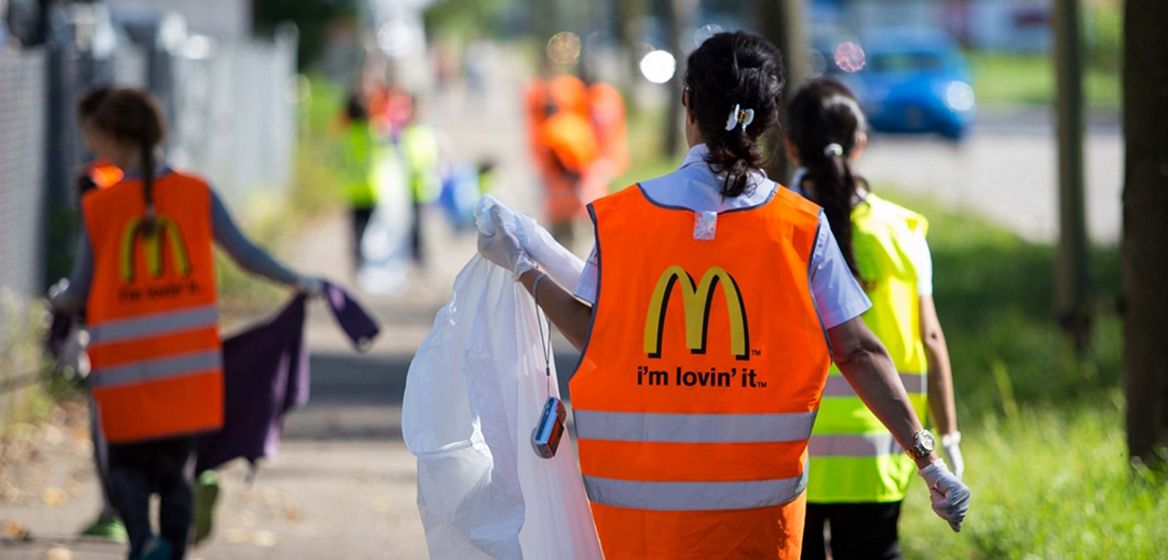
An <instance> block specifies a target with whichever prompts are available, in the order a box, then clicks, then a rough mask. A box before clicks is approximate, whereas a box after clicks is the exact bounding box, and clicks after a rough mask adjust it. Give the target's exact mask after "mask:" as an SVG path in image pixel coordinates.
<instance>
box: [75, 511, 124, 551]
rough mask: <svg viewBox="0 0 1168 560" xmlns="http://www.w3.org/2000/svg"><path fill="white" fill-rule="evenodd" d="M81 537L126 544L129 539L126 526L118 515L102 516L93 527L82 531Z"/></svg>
mask: <svg viewBox="0 0 1168 560" xmlns="http://www.w3.org/2000/svg"><path fill="white" fill-rule="evenodd" d="M81 536H83V537H90V538H94V539H102V540H107V541H111V542H116V543H122V544H124V543H125V542H126V540H127V539H128V537H127V535H126V526H125V525H123V524H122V520H121V519H118V518H117V516H116V515H107V514H104V513H103V514H102V515H100V516H98V518H97V520H96V521H94V522H93V524H92V525H90V526H89V527H86V528H85V530H84V531H81Z"/></svg>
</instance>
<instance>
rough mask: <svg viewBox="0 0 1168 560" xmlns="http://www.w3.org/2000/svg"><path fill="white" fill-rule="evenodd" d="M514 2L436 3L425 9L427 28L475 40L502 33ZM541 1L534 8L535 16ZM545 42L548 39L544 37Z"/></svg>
mask: <svg viewBox="0 0 1168 560" xmlns="http://www.w3.org/2000/svg"><path fill="white" fill-rule="evenodd" d="M514 4H515V2H514V1H513V0H437V1H436V2H434V3H433V4H432V5H430V7H429V8H428V9H426V14H425V20H426V29H427V31H428V32H429V33H430V34H432V35H446V36H454V37H456V38H458V39H460V40H465V39H473V38H476V37H481V36H484V35H495V34H498V33H499V32H500V30H501V29H502V26H503V24H504V20H505V19H506V16H507V13H508V10H510V9H511V8H512V6H513V5H514ZM536 4H539V2H536V3H535V4H533V5H532V17H535V15H536V11H537V10H536V8H538V6H537V5H536ZM543 40H544V41H546V40H547V37H544V39H543Z"/></svg>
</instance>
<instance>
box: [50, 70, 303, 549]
mask: <svg viewBox="0 0 1168 560" xmlns="http://www.w3.org/2000/svg"><path fill="white" fill-rule="evenodd" d="M84 133H85V134H86V142H87V144H88V145H89V146H91V147H92V148H93V151H94V155H95V156H97V157H98V158H102V159H105V160H106V161H109V162H110V163H111V164H113V165H115V166H117V167H118V168H119V169H122V170H123V171H125V177H123V178H122V180H121V181H119V182H118V183H117V184H115V185H113V186H111V187H108V188H105V189H100V190H94V191H91V192H90V194H88V195H86V196H85V197H84V199H83V200H82V207H83V222H84V226H85V227H84V230H83V234H82V239H81V241H80V242H79V244H78V254H77V259H76V261H75V265H74V268H73V271H72V273H71V274H70V277H69V278H68V280H63V281H62V282H59V283H58V285H57V286H56V287H55V289H54V290H53V293H52V296H51V300H50V301H51V304H52V307H53V309H54V311H56V312H60V313H81V312H85V313H86V316H87V320H88V323H89V331H90V344H89V348H88V353H89V358H90V362H91V367H92V371H91V373H90V375H89V377H88V380H89V382H90V384H91V387H92V390H93V395H94V398H95V400H96V402H97V408H98V416H99V418H100V422H101V431H102V433H103V434H104V435H105V437H106V440H107V441H108V442H109V443H108V467H109V472H108V478H109V490H110V498H111V501H112V502H113V505H114V506H115V508H116V509H117V511H118V514H119V516H120V517H121V519H122V521H123V523H125V527H126V530H127V532H128V534H129V540H130V548H129V553H128V558H129V559H130V560H137V559H150V560H154V559H170V558H174V559H181V558H183V557H184V555H185V552H186V548H187V543H188V535H189V533H190V530H191V527H192V521H193V519H192V517H193V509H194V496H193V491H192V484H193V480H192V478H193V474H194V473H193V469H194V461H193V460H192V459H193V451H194V442H195V437H196V436H197V435H198V434H201V433H205V432H210V431H214V430H217V429H219V428H221V427H222V423H223V379H222V353H221V342H220V338H219V327H218V319H219V317H218V308H217V300H218V294H217V290H216V284H215V282H216V281H215V261H214V258H213V254H212V245H213V244H218V245H219V246H220V247H221V248H223V249H224V250H225V251H226V253H227V254H228V255H229V256H231V258H232V259H233V260H235V262H236V263H238V264H239V265H240V266H241V267H243V268H244V269H246V270H248V271H250V272H252V273H254V274H258V275H260V276H264V277H266V278H268V279H270V280H273V281H276V282H279V283H281V284H285V285H288V286H291V287H295V288H296V289H299V290H304V291H308V292H310V293H319V292H320V291H321V289H322V283H321V281H320V280H318V279H316V278H312V277H307V276H301V275H298V274H296V273H294V272H292V271H291V270H289V269H287V268H285V267H284V266H283V265H281V264H279V263H278V262H276V261H275V260H274V259H272V258H271V257H270V256H269V255H268V254H267V253H265V252H263V251H262V250H261V249H259V248H258V247H256V246H255V245H254V244H252V243H251V242H250V241H248V240H247V238H246V237H244V236H243V234H242V233H241V232H240V231H239V230H238V228H236V226H235V223H234V221H233V220H232V218H231V216H230V214H229V213H228V212H227V210H226V207H225V206H224V205H223V203H222V202H221V201H220V199H219V197H218V196H217V195H216V194H215V192H214V191H213V190H212V189H211V187H210V185H209V184H208V183H207V181H206V180H204V179H202V178H200V177H197V176H195V175H190V174H187V173H182V172H178V171H174V170H171V169H170V168H168V167H167V166H166V165H164V164H162V163H161V162H160V161H159V150H160V146H161V145H162V141H163V137H164V135H165V129H164V124H163V120H162V114H161V111H160V109H159V107H158V103H157V101H156V100H155V99H154V98H153V97H152V96H151V95H150V94H148V93H146V92H145V91H142V90H139V89H132V88H119V89H114V90H112V91H109V92H107V93H106V95H105V97H104V99H102V100H101V102H100V104H98V106H97V108H96V110H95V111H94V113H93V115H92V117H91V118H90V126H87V127H85V128H84ZM155 494H156V495H158V496H159V499H160V506H159V523H158V527H159V535H158V536H156V535H155V534H154V532H153V529H152V524H151V520H150V500H151V496H152V495H155Z"/></svg>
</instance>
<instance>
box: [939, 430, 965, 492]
mask: <svg viewBox="0 0 1168 560" xmlns="http://www.w3.org/2000/svg"><path fill="white" fill-rule="evenodd" d="M941 449H942V450H944V451H945V457H946V458H947V459H949V464H950V465H953V474H955V475H957V478H960V479H962V480H964V479H965V458H964V457H962V455H961V432H953V433H951V434H945V435H943V436H941Z"/></svg>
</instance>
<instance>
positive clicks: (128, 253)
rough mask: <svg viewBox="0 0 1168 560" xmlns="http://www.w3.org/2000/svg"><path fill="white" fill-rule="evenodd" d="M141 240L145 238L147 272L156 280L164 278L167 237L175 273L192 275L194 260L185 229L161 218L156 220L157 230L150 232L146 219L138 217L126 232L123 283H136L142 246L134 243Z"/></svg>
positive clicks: (129, 224)
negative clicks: (164, 239)
mask: <svg viewBox="0 0 1168 560" xmlns="http://www.w3.org/2000/svg"><path fill="white" fill-rule="evenodd" d="M138 237H141V238H142V249H143V252H144V253H146V270H147V271H148V272H149V273H150V276H152V277H154V278H158V277H160V276H162V260H163V259H162V256H163V255H162V252H163V249H164V245H163V243H162V241H163V238H166V241H167V243H166V244H165V247H169V248H170V257H171V261H173V263H174V268H175V271H176V272H178V274H180V275H182V276H187V275H189V274H190V273H191V259H190V256H189V254H188V253H187V245H186V240H185V239H184V238H183V234H182V230H180V229H179V227H178V224H176V223H174V220H172V219H170V218H167V217H165V216H158V217H157V218H156V219H155V227H154V231H147V230H146V218H135V219H133V220H130V222H129V223H128V224H126V229H125V230H123V231H122V246H121V249H122V250H121V262H120V266H119V272H120V275H121V278H122V282H125V283H129V282H133V281H134V260H135V259H134V257H135V256H136V255H135V249H137V246H138V244H137V243H135V242H134V241H135V240H136V239H137V238H138Z"/></svg>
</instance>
